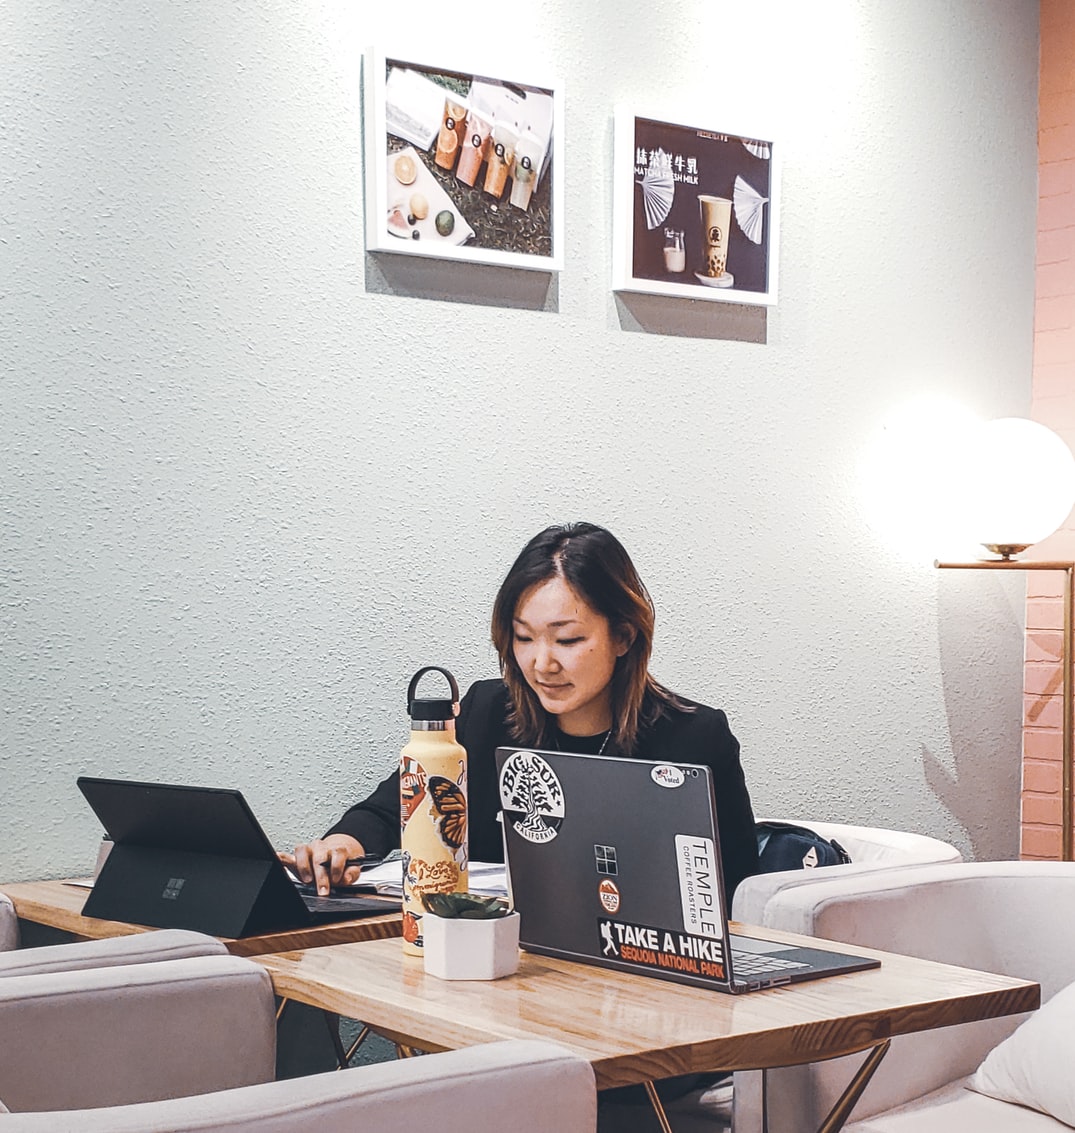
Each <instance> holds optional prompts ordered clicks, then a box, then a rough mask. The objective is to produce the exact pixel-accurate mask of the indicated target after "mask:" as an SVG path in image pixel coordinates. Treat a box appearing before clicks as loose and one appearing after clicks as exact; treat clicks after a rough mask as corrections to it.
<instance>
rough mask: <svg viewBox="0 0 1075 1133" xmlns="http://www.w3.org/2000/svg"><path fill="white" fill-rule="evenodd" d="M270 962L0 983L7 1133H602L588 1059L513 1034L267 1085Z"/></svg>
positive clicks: (153, 966)
mask: <svg viewBox="0 0 1075 1133" xmlns="http://www.w3.org/2000/svg"><path fill="white" fill-rule="evenodd" d="M274 1056H275V1010H274V999H273V992H272V986H271V983H270V980H269V977H268V974H267V973H266V972H265V970H264V969H263V968H262V967H261V966H260V965H258V964H256V963H254V962H253V961H250V960H246V959H242V958H240V957H234V956H227V955H224V956H201V957H194V958H188V959H182V960H170V961H165V962H157V963H144V964H137V965H133V966H132V965H126V966H123V967H108V968H94V969H86V970H81V971H76V972H55V971H49V972H44V973H37V974H32V975H11V976H8V977H6V978H4V979H0V1102H2V1103H3V1105H6V1106H7V1107H8V1109H9V1110H10V1111H11V1112H4V1109H3V1105H0V1133H46V1131H47V1133H67V1131H70V1133H75V1131H77V1133H162V1131H165V1130H176V1129H183V1130H185V1131H190V1133H344V1131H345V1130H347V1131H349V1133H350V1131H352V1130H354V1129H356V1128H370V1129H378V1128H401V1129H402V1128H430V1129H436V1130H437V1131H438V1133H472V1131H473V1130H474V1129H475V1128H508V1127H510V1128H511V1129H512V1130H513V1131H514V1133H560V1131H561V1130H563V1129H569V1130H581V1131H585V1130H591V1131H592V1130H594V1128H595V1125H596V1092H595V1089H594V1078H593V1071H592V1069H591V1068H590V1065H589V1063H588V1062H586V1061H585V1060H583V1059H580V1058H578V1057H576V1056H575V1055H573V1054H571V1053H570V1052H568V1051H566V1050H564V1049H563V1048H561V1047H558V1046H556V1045H554V1044H549V1043H540V1042H523V1041H519V1042H505V1043H492V1044H489V1045H486V1046H477V1047H470V1048H467V1049H465V1050H460V1051H454V1052H450V1053H446V1054H434V1055H426V1056H422V1057H420V1058H412V1059H405V1060H401V1061H399V1062H394V1063H385V1064H379V1065H373V1066H363V1067H356V1068H354V1069H350V1070H345V1071H342V1072H331V1073H327V1074H317V1075H313V1076H310V1077H306V1078H296V1079H289V1080H286V1081H273V1080H272V1079H273V1066H274Z"/></svg>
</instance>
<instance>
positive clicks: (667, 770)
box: [649, 763, 686, 787]
mask: <svg viewBox="0 0 1075 1133" xmlns="http://www.w3.org/2000/svg"><path fill="white" fill-rule="evenodd" d="M649 777H650V778H651V779H652V780H653V781H654V783H656V784H657V786H658V787H682V786H683V783H684V782H685V780H686V776H685V775H684V774H683V772H682V771H680V769H679V768H678V767H673V766H672V765H671V764H670V763H658V764H657V766H656V767H654V768H653V770H652V771H651V772H650V773H649Z"/></svg>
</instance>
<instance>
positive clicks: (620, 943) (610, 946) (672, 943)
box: [597, 917, 725, 980]
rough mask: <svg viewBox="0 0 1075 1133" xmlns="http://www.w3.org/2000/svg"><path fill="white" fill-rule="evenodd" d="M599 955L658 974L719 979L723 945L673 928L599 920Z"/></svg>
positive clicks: (722, 964) (721, 969) (721, 976)
mask: <svg viewBox="0 0 1075 1133" xmlns="http://www.w3.org/2000/svg"><path fill="white" fill-rule="evenodd" d="M597 928H598V931H599V932H600V934H601V955H602V956H607V957H608V958H609V959H612V960H625V961H626V962H628V963H630V964H641V965H642V966H643V967H645V968H654V969H657V970H658V971H666V972H685V973H687V974H688V975H692V976H704V977H708V978H709V979H715V980H722V979H724V978H725V975H724V946H723V944H722V942H721V941H720V940H714V939H712V938H711V937H705V936H695V935H693V934H692V933H689V932H679V931H677V930H675V929H663V928H653V927H651V926H650V925H638V924H627V923H625V922H624V921H612V920H607V919H605V918H604V917H599V918H598V921H597Z"/></svg>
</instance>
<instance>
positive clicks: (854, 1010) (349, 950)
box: [258, 926, 1041, 1089]
mask: <svg viewBox="0 0 1075 1133" xmlns="http://www.w3.org/2000/svg"><path fill="white" fill-rule="evenodd" d="M735 931H737V932H743V933H745V934H747V935H752V934H753V935H764V936H766V937H768V938H770V939H778V938H782V939H787V940H789V941H794V942H797V943H805V944H806V945H811V944H812V945H817V944H818V943H819V942H817V941H813V940H810V939H809V938H807V937H799V936H794V935H793V934H790V933H779V932H776V931H772V930H768V929H767V930H765V931H764V933H762V932H761V930H752V929H750V928H749V927H746V926H736V928H735ZM822 943H823V942H822ZM840 947H841V950H842V951H845V952H853V953H861V954H863V955H870V956H877V957H878V958H880V959H881V961H882V966H881V967H880V968H877V969H872V970H870V971H865V972H854V973H849V974H846V975H839V976H831V977H828V978H825V979H819V980H813V981H810V982H807V983H802V984H795V985H791V986H785V987H780V988H774V989H772V990H768V991H760V992H752V993H749V994H747V995H725V994H723V993H721V992H715V991H706V990H702V989H698V988H694V987H690V986H687V985H684V984H676V983H671V982H669V981H667V980H661V979H655V978H651V977H646V976H635V975H629V974H626V973H623V972H614V971H609V970H607V969H604V968H598V967H593V966H590V965H585V964H577V963H572V962H570V961H566V960H557V959H551V958H549V957H545V956H537V955H533V954H531V953H528V952H524V953H523V954H522V960H521V963H520V966H519V971H518V973H517V974H516V975H514V976H509V977H507V978H505V979H502V980H495V981H488V982H470V981H459V982H451V981H443V980H439V979H437V978H436V977H434V976H427V975H426V974H425V971H424V970H423V968H422V962H421V960H420V959H419V960H415V959H412V958H410V957H404V956H403V953H402V949H401V947H400V942H399V941H397V940H374V941H368V942H365V943H357V944H341V945H335V946H332V947H328V948H316V949H313V950H309V951H296V952H290V953H283V954H276V955H266V956H262V957H261V958H260V959H259V961H258V962H259V963H261V964H263V965H264V966H265V967H266V968H267V969H268V971H269V972H270V973H271V975H272V980H273V986H274V988H275V990H276V993H277V994H278V995H280V996H283V997H285V998H287V999H295V1000H298V1001H300V1002H302V1003H306V1004H310V1005H313V1006H316V1007H321V1008H323V1009H325V1010H328V1011H335V1012H339V1013H340V1014H341V1015H346V1016H349V1017H351V1018H355V1019H362V1020H364V1021H365V1022H366V1023H368V1024H369V1025H370V1026H372V1027H373V1029H374V1030H376V1031H378V1032H380V1033H382V1034H385V1035H386V1036H388V1037H389V1038H391V1039H393V1040H394V1041H397V1042H400V1043H403V1044H405V1045H408V1046H414V1047H417V1048H419V1049H422V1050H446V1049H453V1048H457V1047H463V1046H470V1045H473V1044H475V1043H486V1042H494V1041H496V1040H500V1039H512V1038H527V1039H547V1040H549V1041H552V1042H558V1043H561V1044H563V1045H564V1046H567V1047H570V1048H571V1049H572V1050H573V1051H575V1052H576V1053H577V1054H579V1055H581V1056H582V1057H584V1058H586V1059H587V1060H588V1061H589V1062H590V1063H591V1064H592V1065H593V1068H594V1073H595V1075H596V1078H597V1085H598V1088H599V1089H604V1088H606V1087H610V1086H624V1085H629V1084H633V1083H639V1082H647V1081H651V1080H654V1079H660V1078H666V1077H669V1076H672V1075H676V1074H687V1073H694V1072H700V1071H709V1070H717V1069H721V1070H741V1069H767V1068H772V1067H776V1066H793V1065H796V1064H799V1063H803V1062H814V1061H818V1060H821V1059H827V1058H832V1057H835V1056H837V1055H844V1054H852V1053H855V1052H856V1051H863V1050H866V1049H868V1048H871V1047H876V1046H877V1045H878V1044H880V1043H883V1042H884V1040H886V1039H888V1038H890V1037H891V1036H893V1035H899V1034H908V1033H913V1032H916V1031H925V1030H931V1029H933V1028H935V1027H946V1026H949V1025H951V1024H953V1023H966V1022H970V1021H972V1020H976V1019H989V1018H995V1017H997V1016H1002V1015H1012V1014H1016V1013H1019V1012H1023V1011H1030V1010H1033V1009H1034V1008H1036V1007H1037V1006H1038V1005H1039V1003H1040V993H1041V989H1040V988H1039V987H1038V985H1037V984H1035V983H1031V982H1027V981H1025V980H1018V979H1011V978H1009V977H1007V976H997V975H990V974H987V973H983V972H976V971H971V970H969V969H966V968H956V967H952V966H950V965H947V964H936V963H932V962H930V961H926V960H917V959H912V958H910V957H906V956H897V955H893V954H890V953H885V952H877V951H873V950H870V949H865V948H857V947H856V948H852V947H851V946H849V945H841V946H840Z"/></svg>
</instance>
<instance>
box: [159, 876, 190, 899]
mask: <svg viewBox="0 0 1075 1133" xmlns="http://www.w3.org/2000/svg"><path fill="white" fill-rule="evenodd" d="M186 881H187V879H186V878H185V877H169V878H168V884H167V885H166V886H165V887H164V892H163V893H162V894H161V896H162V897H163V898H164V900H165V901H175V900H176V899H177V898H178V897H179V893H180V891H181V890H182V888H183V886H184V885H185V884H186Z"/></svg>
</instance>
